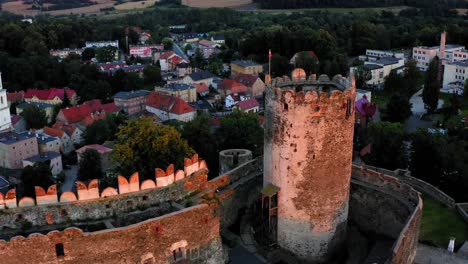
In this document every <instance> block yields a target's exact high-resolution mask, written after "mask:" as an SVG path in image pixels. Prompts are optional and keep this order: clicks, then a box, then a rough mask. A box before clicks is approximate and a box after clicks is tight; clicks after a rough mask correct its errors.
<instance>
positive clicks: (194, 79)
mask: <svg viewBox="0 0 468 264" xmlns="http://www.w3.org/2000/svg"><path fill="white" fill-rule="evenodd" d="M214 77H216V76H215V75H214V74H212V73H211V72H209V71H205V70H196V71H195V72H192V73H191V74H189V75H187V76H185V77H184V78H183V80H182V82H183V83H186V84H192V85H193V84H194V83H204V84H206V85H207V86H210V85H211V84H212V83H213V78H214Z"/></svg>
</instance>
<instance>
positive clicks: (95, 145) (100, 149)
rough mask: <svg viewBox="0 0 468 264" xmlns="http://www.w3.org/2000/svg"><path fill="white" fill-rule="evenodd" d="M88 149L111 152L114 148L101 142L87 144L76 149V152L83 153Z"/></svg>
mask: <svg viewBox="0 0 468 264" xmlns="http://www.w3.org/2000/svg"><path fill="white" fill-rule="evenodd" d="M88 149H94V150H96V151H97V152H98V153H100V154H104V153H108V152H111V151H112V149H111V148H108V147H105V146H103V145H99V144H92V145H86V146H83V147H81V148H79V149H77V150H76V153H78V154H83V153H84V152H85V151H86V150H88Z"/></svg>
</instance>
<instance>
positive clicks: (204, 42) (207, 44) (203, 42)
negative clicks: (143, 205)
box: [198, 39, 216, 47]
mask: <svg viewBox="0 0 468 264" xmlns="http://www.w3.org/2000/svg"><path fill="white" fill-rule="evenodd" d="M198 45H202V46H205V47H212V46H214V45H216V43H214V42H213V41H210V40H206V39H202V40H200V41H198Z"/></svg>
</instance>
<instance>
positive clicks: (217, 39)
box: [211, 35, 226, 45]
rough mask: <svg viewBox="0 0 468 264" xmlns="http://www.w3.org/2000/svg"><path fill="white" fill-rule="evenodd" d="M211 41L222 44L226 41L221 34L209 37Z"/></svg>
mask: <svg viewBox="0 0 468 264" xmlns="http://www.w3.org/2000/svg"><path fill="white" fill-rule="evenodd" d="M211 41H213V42H214V43H216V44H220V45H223V44H225V43H226V38H225V37H224V36H222V35H216V36H212V37H211Z"/></svg>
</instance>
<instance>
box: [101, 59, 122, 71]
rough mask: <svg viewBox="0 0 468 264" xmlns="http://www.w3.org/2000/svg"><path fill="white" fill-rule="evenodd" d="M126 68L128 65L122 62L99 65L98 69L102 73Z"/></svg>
mask: <svg viewBox="0 0 468 264" xmlns="http://www.w3.org/2000/svg"><path fill="white" fill-rule="evenodd" d="M126 66H127V63H126V62H122V61H114V62H105V63H99V64H97V67H98V68H99V69H100V70H101V71H110V70H113V69H120V68H123V67H126Z"/></svg>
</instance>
